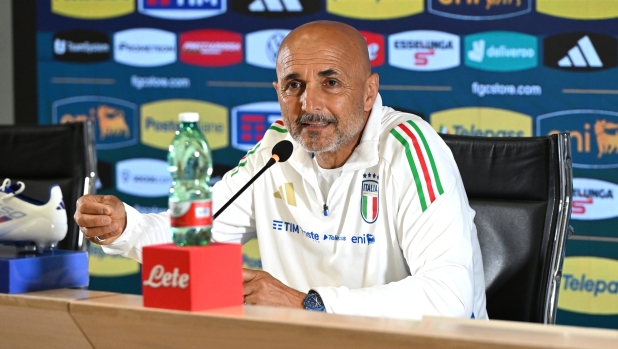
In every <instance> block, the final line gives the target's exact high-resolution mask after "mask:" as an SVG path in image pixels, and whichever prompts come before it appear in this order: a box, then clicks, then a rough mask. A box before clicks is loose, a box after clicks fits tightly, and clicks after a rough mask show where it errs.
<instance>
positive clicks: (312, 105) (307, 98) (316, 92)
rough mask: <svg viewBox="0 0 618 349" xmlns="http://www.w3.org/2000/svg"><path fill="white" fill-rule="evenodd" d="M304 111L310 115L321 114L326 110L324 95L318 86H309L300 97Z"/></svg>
mask: <svg viewBox="0 0 618 349" xmlns="http://www.w3.org/2000/svg"><path fill="white" fill-rule="evenodd" d="M300 101H301V103H302V108H303V111H305V112H307V113H310V114H319V113H320V112H321V111H322V110H323V109H324V93H323V92H322V91H321V90H320V88H319V87H318V86H314V85H312V84H307V86H306V87H305V91H303V94H302V95H301V96H300Z"/></svg>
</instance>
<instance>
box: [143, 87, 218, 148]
mask: <svg viewBox="0 0 618 349" xmlns="http://www.w3.org/2000/svg"><path fill="white" fill-rule="evenodd" d="M186 111H192V112H196V113H199V114H200V121H199V123H198V124H199V126H200V129H201V130H202V133H204V136H205V137H206V140H207V141H208V145H209V146H210V149H212V150H215V149H221V148H225V147H227V146H228V144H229V141H228V118H227V115H228V110H227V108H226V107H224V106H222V105H218V104H214V103H209V102H202V101H197V100H191V99H168V100H162V101H156V102H151V103H146V104H142V106H141V110H140V125H141V142H142V144H145V145H147V146H151V147H153V148H157V149H163V150H167V148H168V147H169V145H170V143H172V139H173V138H174V133H175V132H176V129H177V128H178V114H179V113H182V112H186Z"/></svg>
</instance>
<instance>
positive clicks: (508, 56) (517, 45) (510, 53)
mask: <svg viewBox="0 0 618 349" xmlns="http://www.w3.org/2000/svg"><path fill="white" fill-rule="evenodd" d="M537 52H538V41H537V38H536V36H532V35H527V34H521V33H515V32H502V31H495V32H485V33H478V34H473V35H468V36H466V37H465V38H464V60H465V64H466V65H467V66H468V67H472V68H476V69H481V70H488V71H516V70H524V69H530V68H534V67H536V66H537V65H538V54H537Z"/></svg>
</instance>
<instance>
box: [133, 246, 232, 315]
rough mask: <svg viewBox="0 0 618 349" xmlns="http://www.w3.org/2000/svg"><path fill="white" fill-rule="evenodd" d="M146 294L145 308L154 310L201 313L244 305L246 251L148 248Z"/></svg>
mask: <svg viewBox="0 0 618 349" xmlns="http://www.w3.org/2000/svg"><path fill="white" fill-rule="evenodd" d="M142 293H143V297H144V306H145V307H152V308H165V309H175V310H189V311H199V310H207V309H214V308H223V307H230V306H237V305H242V304H244V300H243V279H242V247H241V245H240V244H220V243H212V244H210V245H207V246H193V247H179V246H176V245H174V244H165V245H153V246H147V247H144V249H143V259H142Z"/></svg>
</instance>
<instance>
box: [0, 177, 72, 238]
mask: <svg viewBox="0 0 618 349" xmlns="http://www.w3.org/2000/svg"><path fill="white" fill-rule="evenodd" d="M24 189H26V185H25V184H24V183H22V182H17V184H13V185H11V180H10V179H8V178H7V179H5V180H4V182H2V185H0V243H13V244H23V243H34V244H36V247H37V248H39V249H49V248H55V247H56V244H57V243H58V241H60V240H62V239H64V237H65V236H66V234H67V213H66V207H65V206H64V201H62V191H61V190H60V187H59V186H58V185H52V186H51V187H50V188H49V199H48V200H47V202H42V201H39V200H36V199H34V198H31V197H28V196H26V195H24V194H22V192H23V191H24Z"/></svg>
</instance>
